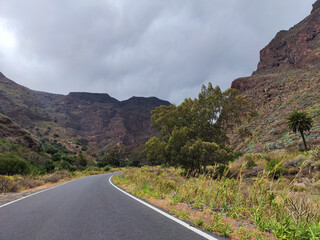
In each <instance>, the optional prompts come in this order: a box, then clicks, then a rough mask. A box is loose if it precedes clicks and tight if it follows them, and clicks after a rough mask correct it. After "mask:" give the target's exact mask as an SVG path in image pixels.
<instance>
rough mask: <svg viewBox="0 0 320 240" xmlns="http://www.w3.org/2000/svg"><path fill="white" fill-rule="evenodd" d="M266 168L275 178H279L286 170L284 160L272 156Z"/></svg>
mask: <svg viewBox="0 0 320 240" xmlns="http://www.w3.org/2000/svg"><path fill="white" fill-rule="evenodd" d="M265 170H266V171H267V172H270V173H271V174H272V175H273V176H274V178H278V177H280V175H281V174H282V173H283V172H284V168H283V162H282V161H280V159H278V158H272V159H270V160H269V161H268V162H267V167H266V169H265Z"/></svg>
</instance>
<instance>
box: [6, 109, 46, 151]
mask: <svg viewBox="0 0 320 240" xmlns="http://www.w3.org/2000/svg"><path fill="white" fill-rule="evenodd" d="M0 138H1V139H5V140H8V141H10V142H13V143H16V144H19V145H22V146H23V147H26V148H28V149H29V150H31V151H35V152H41V151H42V147H41V143H40V142H39V141H38V140H37V139H36V138H35V137H34V136H32V135H30V133H29V132H28V131H26V130H25V129H23V128H22V127H21V126H19V125H18V124H17V123H15V122H13V121H12V120H11V119H10V118H8V117H6V116H5V115H3V114H0Z"/></svg>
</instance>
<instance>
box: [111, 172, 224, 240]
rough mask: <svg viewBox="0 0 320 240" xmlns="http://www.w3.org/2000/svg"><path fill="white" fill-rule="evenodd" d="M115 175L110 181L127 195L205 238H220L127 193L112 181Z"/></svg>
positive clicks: (214, 239)
mask: <svg viewBox="0 0 320 240" xmlns="http://www.w3.org/2000/svg"><path fill="white" fill-rule="evenodd" d="M113 176H115V175H112V176H110V177H109V183H110V184H111V185H112V186H113V187H114V188H116V189H117V190H119V191H120V192H122V193H124V194H126V195H127V196H129V197H131V198H133V199H134V200H136V201H138V202H140V203H142V204H143V205H145V206H147V207H149V208H151V209H152V210H154V211H156V212H158V213H160V214H161V215H163V216H165V217H167V218H169V219H171V220H172V221H174V222H176V223H178V224H180V225H182V226H183V227H185V228H188V229H189V230H191V231H193V232H195V233H197V234H199V235H200V236H202V237H204V238H206V239H209V240H219V239H217V238H215V237H213V236H211V235H209V234H207V233H205V232H203V231H201V230H200V229H198V228H195V227H192V226H190V225H189V224H187V223H185V222H184V221H182V220H180V219H178V218H176V217H174V216H172V215H170V214H168V213H166V212H164V211H162V210H160V209H158V208H156V207H154V206H152V205H151V204H149V203H146V202H145V201H142V200H141V199H139V198H137V197H135V196H133V195H131V194H129V193H127V192H126V191H124V190H122V189H121V188H119V187H118V186H116V185H115V184H114V183H113V182H112V177H113Z"/></svg>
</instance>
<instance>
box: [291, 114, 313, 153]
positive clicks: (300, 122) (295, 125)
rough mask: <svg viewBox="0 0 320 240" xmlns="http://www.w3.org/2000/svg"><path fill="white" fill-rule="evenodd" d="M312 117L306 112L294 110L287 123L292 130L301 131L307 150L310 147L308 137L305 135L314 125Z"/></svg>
mask: <svg viewBox="0 0 320 240" xmlns="http://www.w3.org/2000/svg"><path fill="white" fill-rule="evenodd" d="M312 123H313V121H312V118H311V117H309V116H308V115H307V113H305V112H301V111H293V112H292V113H291V115H290V116H289V117H288V118H287V124H288V127H289V129H290V130H292V131H293V132H295V133H296V132H300V134H301V137H302V140H303V144H304V147H305V150H307V149H308V147H307V143H306V139H305V137H304V132H305V131H310V129H311V127H312Z"/></svg>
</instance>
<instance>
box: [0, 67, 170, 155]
mask: <svg viewBox="0 0 320 240" xmlns="http://www.w3.org/2000/svg"><path fill="white" fill-rule="evenodd" d="M169 104H170V103H169V102H167V101H163V100H160V99H157V98H155V97H151V98H142V97H132V98H130V99H128V100H125V101H118V100H117V99H115V98H112V97H110V96H109V95H108V94H97V93H84V92H75V93H69V94H68V95H67V96H64V95H59V94H51V93H45V92H38V91H33V90H30V89H28V88H26V87H24V86H21V85H19V84H16V83H15V82H13V81H11V80H9V79H8V78H6V77H5V76H4V75H3V74H2V73H0V113H2V114H4V115H6V116H8V117H9V118H11V119H12V120H14V121H15V122H16V123H17V124H20V125H21V126H22V127H23V128H26V129H28V130H29V131H30V132H31V133H33V134H34V135H38V136H39V137H45V138H48V139H50V140H52V141H53V140H56V141H58V140H59V142H63V143H64V145H66V146H67V147H69V148H71V149H72V148H75V147H78V146H77V145H79V144H80V145H82V146H83V145H89V146H92V147H95V148H98V149H101V148H103V147H105V146H112V145H115V144H119V143H122V144H124V145H127V146H132V147H136V146H138V145H139V144H142V143H144V142H145V141H146V140H148V138H149V137H150V136H152V135H157V134H158V133H157V131H156V130H155V129H154V128H152V127H151V120H150V117H151V111H152V110H153V109H154V108H156V107H158V106H160V105H169ZM0 124H1V123H0Z"/></svg>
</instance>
